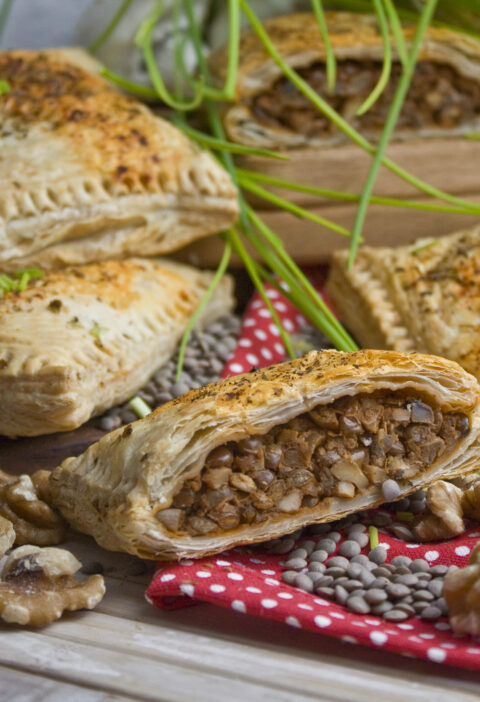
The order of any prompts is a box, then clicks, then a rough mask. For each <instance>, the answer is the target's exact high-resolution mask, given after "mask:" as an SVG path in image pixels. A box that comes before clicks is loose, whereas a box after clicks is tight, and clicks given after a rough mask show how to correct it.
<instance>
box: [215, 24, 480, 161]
mask: <svg viewBox="0 0 480 702" xmlns="http://www.w3.org/2000/svg"><path fill="white" fill-rule="evenodd" d="M325 16H326V20H327V25H328V29H329V36H330V41H331V44H332V48H333V51H334V53H335V56H336V58H337V62H338V64H337V68H338V74H337V81H336V88H335V92H334V94H333V95H332V94H330V93H329V92H328V91H327V90H326V79H325V47H324V45H323V42H322V39H321V36H320V32H319V29H318V24H317V21H316V19H315V16H314V15H313V14H309V13H305V14H295V15H282V16H280V17H276V18H274V19H270V20H267V21H266V22H265V28H266V29H267V31H268V34H269V36H270V37H271V38H272V40H273V41H274V44H275V46H276V48H277V50H278V51H279V52H280V54H281V56H282V58H283V59H284V60H285V61H286V63H287V64H288V65H289V66H291V67H293V68H295V69H296V70H297V71H298V72H299V74H300V75H301V76H302V78H303V79H304V80H306V81H307V82H308V83H309V84H310V85H311V87H312V88H313V89H314V90H315V91H316V92H317V93H319V94H320V95H321V96H322V97H323V98H324V99H325V100H326V101H327V102H328V103H329V104H330V105H331V106H332V107H333V108H334V109H335V110H337V112H339V113H340V114H341V115H342V116H343V117H344V118H345V119H346V120H347V121H349V122H350V123H351V124H352V125H353V126H354V127H355V128H356V129H358V130H359V131H361V132H362V133H363V134H364V136H366V137H368V138H369V139H372V140H375V139H376V138H378V136H379V135H380V133H381V131H382V129H383V125H384V123H385V117H386V114H387V111H388V108H389V106H390V103H391V100H392V97H393V93H394V91H395V89H396V85H397V81H398V79H399V76H400V73H401V67H400V64H399V62H398V60H395V57H394V62H393V66H392V74H391V79H390V81H389V84H388V86H387V88H386V89H385V91H384V92H383V94H382V95H381V96H380V98H379V99H378V100H377V102H376V103H375V104H374V105H373V107H372V108H371V109H370V110H369V111H368V112H367V113H365V114H364V115H362V116H357V115H356V112H357V110H358V108H359V107H360V105H361V104H362V103H363V101H364V100H365V98H366V97H367V95H368V94H369V93H370V92H371V90H372V89H373V88H374V86H375V85H376V83H377V81H378V78H379V76H380V73H381V69H382V61H383V44H382V38H381V35H380V32H379V28H378V23H377V19H376V18H375V17H374V16H370V15H359V14H350V13H347V12H343V13H342V12H326V13H325ZM403 31H404V35H405V38H406V41H407V44H409V43H410V42H411V41H412V39H413V36H414V33H415V26H413V25H410V26H408V27H405V28H404V30H403ZM226 65H227V63H226V57H225V55H224V52H220V53H218V52H217V53H215V54H214V55H213V56H212V58H211V66H212V70H213V71H217V73H218V74H220V75H219V78H220V79H222V78H223V73H222V72H223V71H224V70H225V66H226ZM479 124H480V43H479V42H478V41H476V40H474V39H472V38H469V37H467V36H465V35H462V34H457V33H455V32H453V31H450V30H447V29H444V28H438V27H432V28H430V29H429V30H428V31H427V34H426V37H425V40H424V42H423V44H422V48H421V50H420V55H419V60H418V64H417V67H416V71H415V74H414V76H413V79H412V85H411V88H410V91H409V93H408V96H407V98H406V101H405V105H404V108H403V111H402V113H401V115H400V118H399V121H398V124H397V127H396V129H395V139H406V138H412V137H432V136H442V135H446V134H448V135H450V136H451V135H452V134H458V133H464V132H468V131H471V130H472V129H473V128H476V127H478V126H479ZM225 127H226V130H227V133H228V136H229V137H230V138H231V139H233V140H234V141H238V142H240V143H242V144H250V145H253V146H261V147H269V148H292V147H301V146H310V145H315V146H328V145H331V144H335V143H341V142H345V141H346V140H348V137H346V136H345V135H344V134H343V132H341V131H339V130H338V129H337V128H336V127H335V126H334V125H333V124H332V123H331V122H330V121H329V120H328V119H327V118H326V117H325V116H324V115H323V114H322V113H320V112H319V111H318V109H317V108H315V107H314V106H313V105H312V103H311V102H310V101H309V100H308V99H307V98H306V97H305V96H304V95H303V94H302V93H300V92H299V90H298V89H297V88H295V87H294V86H293V85H292V83H290V81H289V80H288V79H287V78H285V76H284V75H283V74H282V72H281V70H280V68H279V67H278V66H277V65H276V64H275V63H274V62H273V60H272V59H271V58H270V56H269V55H268V54H267V52H266V51H265V49H264V47H263V45H262V44H261V43H260V41H259V40H258V38H257V36H256V35H255V34H254V33H253V31H252V30H250V31H247V32H245V33H244V35H243V38H242V44H241V49H240V67H239V77H238V81H237V88H236V96H235V100H234V102H233V103H232V104H231V105H230V107H229V108H227V111H226V114H225Z"/></svg>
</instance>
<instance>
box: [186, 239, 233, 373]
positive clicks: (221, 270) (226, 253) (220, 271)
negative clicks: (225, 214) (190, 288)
mask: <svg viewBox="0 0 480 702" xmlns="http://www.w3.org/2000/svg"><path fill="white" fill-rule="evenodd" d="M231 254H232V247H231V244H230V243H229V242H227V243H226V244H225V248H224V250H223V255H222V258H221V261H220V263H219V265H218V268H217V270H216V271H215V275H214V276H213V278H212V280H211V282H210V285H209V286H208V288H207V289H206V290H205V292H204V293H203V295H202V297H201V299H200V301H199V303H198V305H197V307H196V308H195V311H194V313H193V314H192V316H191V317H190V319H189V321H188V324H187V328H186V329H185V332H184V334H183V337H182V341H181V342H180V348H179V350H178V363H177V374H176V380H177V381H178V380H180V374H181V372H182V368H183V361H184V358H185V349H186V348H187V344H188V340H189V338H190V334H191V333H192V330H193V328H194V326H195V324H196V323H197V320H198V319H199V317H200V315H201V314H202V312H203V310H204V309H205V306H206V304H207V303H208V301H209V300H210V298H211V297H212V295H213V293H214V292H215V290H216V289H217V287H218V285H219V283H220V281H221V279H222V277H223V275H224V274H225V271H226V270H227V267H228V264H229V262H230V257H231Z"/></svg>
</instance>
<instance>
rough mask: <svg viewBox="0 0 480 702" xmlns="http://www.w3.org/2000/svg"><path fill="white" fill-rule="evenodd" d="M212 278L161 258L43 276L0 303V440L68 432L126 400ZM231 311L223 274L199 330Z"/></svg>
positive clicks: (161, 358) (169, 348)
mask: <svg viewBox="0 0 480 702" xmlns="http://www.w3.org/2000/svg"><path fill="white" fill-rule="evenodd" d="M211 280H212V274H211V273H209V272H207V271H199V270H197V269H195V268H192V267H190V266H185V265H181V264H179V263H174V262H172V261H167V260H161V259H158V260H153V259H140V258H136V259H127V260H125V261H104V262H103V263H97V264H90V265H87V266H77V267H70V268H65V269H61V270H59V271H50V272H49V273H47V274H46V275H45V277H44V278H41V279H37V280H34V281H31V282H30V283H29V285H28V287H27V289H26V290H24V291H23V292H9V293H6V294H5V295H4V296H3V297H2V298H0V434H5V435H7V436H36V435H38V434H49V433H53V432H56V431H68V430H70V429H75V428H76V427H78V426H80V425H81V424H83V423H84V422H86V421H87V420H88V419H89V418H90V417H91V416H92V415H94V414H98V413H101V412H102V411H104V410H105V409H107V408H109V407H112V406H113V405H115V404H117V403H119V402H124V401H126V400H128V399H129V398H131V397H132V396H133V395H134V394H135V392H136V391H137V390H138V389H139V388H140V387H141V386H142V385H143V384H144V383H145V382H146V381H147V379H148V378H149V377H150V376H151V375H152V374H153V373H154V372H155V371H156V370H157V369H158V368H160V367H161V366H162V365H163V364H164V363H165V362H166V361H167V360H168V358H169V357H170V355H171V354H172V353H173V351H174V350H175V347H176V345H177V343H178V341H179V339H180V338H181V336H182V334H183V332H184V330H185V328H186V325H187V323H188V321H189V319H190V318H191V315H192V313H193V311H194V310H195V308H196V306H197V305H198V302H199V301H200V299H201V297H202V295H203V294H204V293H205V291H206V289H207V287H208V285H209V284H210V282H211ZM232 305H233V296H232V281H231V279H230V278H229V277H228V276H225V277H224V278H223V280H222V281H221V283H220V286H219V287H218V288H217V290H216V291H215V293H214V295H213V296H212V297H211V298H210V300H209V302H208V304H207V306H206V308H205V310H204V313H203V320H201V323H203V322H207V321H208V320H212V319H215V318H216V317H217V316H220V315H221V314H224V313H225V312H227V311H229V310H230V309H231V306H232Z"/></svg>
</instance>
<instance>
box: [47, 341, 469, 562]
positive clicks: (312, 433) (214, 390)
mask: <svg viewBox="0 0 480 702" xmlns="http://www.w3.org/2000/svg"><path fill="white" fill-rule="evenodd" d="M479 400H480V387H479V385H478V384H477V382H476V380H475V378H473V377H472V376H471V375H469V374H468V373H466V372H465V371H464V370H463V369H461V368H460V367H459V366H458V365H457V364H456V363H452V362H451V361H446V360H444V359H441V358H436V357H433V356H422V355H418V354H402V353H396V352H392V351H360V352H356V353H350V354H346V353H342V352H338V351H324V352H314V351H312V352H311V353H309V354H308V355H307V356H305V357H303V358H301V359H299V360H296V361H292V362H288V363H284V364H281V365H278V366H272V367H270V368H267V369H265V370H259V371H256V372H253V373H249V374H248V375H243V376H238V377H235V378H230V379H228V380H225V381H222V382H220V383H217V384H212V385H210V386H207V387H205V388H202V389H199V390H195V391H192V392H190V393H188V394H187V395H184V396H183V397H181V398H178V399H177V400H174V401H172V402H170V403H169V404H168V405H164V406H163V407H162V408H160V409H159V410H157V411H155V412H154V413H153V414H151V415H149V416H148V417H147V418H146V419H144V420H141V421H138V422H135V423H133V424H130V425H128V426H127V427H126V428H123V429H119V430H117V431H115V432H112V433H111V434H108V435H107V436H106V437H105V438H103V439H101V440H100V441H99V442H98V443H97V444H94V445H93V446H91V447H90V448H89V449H88V450H87V451H86V452H85V453H84V454H83V455H82V456H79V457H78V458H68V459H67V460H65V461H64V462H63V463H62V465H61V466H59V467H58V468H56V469H55V470H54V471H53V473H52V474H51V477H50V486H51V491H52V499H53V503H54V505H55V506H56V507H57V508H58V509H59V510H60V511H61V512H62V513H63V515H64V516H65V517H66V518H67V519H68V521H69V522H70V524H71V525H72V526H73V527H74V528H76V529H79V530H80V531H84V532H86V533H88V534H91V535H92V536H93V537H94V538H95V539H96V540H97V541H98V543H99V544H101V545H102V546H104V547H105V548H108V549H112V550H123V551H128V552H130V553H134V554H137V555H139V556H142V557H146V558H160V559H169V558H177V557H184V556H189V557H190V556H191V557H200V556H203V555H206V554H209V553H215V552H218V551H222V550H223V549H226V548H229V547H232V546H235V545H239V544H245V543H255V542H259V541H265V540H268V539H272V538H274V537H278V536H280V535H281V534H285V533H289V532H292V531H295V530H296V529H297V528H299V527H302V526H305V525H306V524H310V523H313V522H325V521H330V520H334V519H338V518H340V517H342V516H345V515H347V514H349V513H351V512H355V511H358V510H361V509H365V508H368V507H373V506H375V505H378V504H380V503H381V502H385V501H389V500H393V499H396V498H400V497H401V496H404V495H408V494H409V493H411V492H414V491H416V490H418V489H419V488H421V487H423V486H425V485H428V484H429V483H430V482H432V481H434V480H438V479H440V478H453V477H454V476H457V475H462V474H464V473H468V472H469V471H472V470H474V469H475V468H476V467H478V466H477V463H478V452H479V436H478V435H479V428H480V407H479Z"/></svg>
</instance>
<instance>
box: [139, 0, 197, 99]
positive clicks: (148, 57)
mask: <svg viewBox="0 0 480 702" xmlns="http://www.w3.org/2000/svg"><path fill="white" fill-rule="evenodd" d="M162 14H163V0H157V2H156V3H155V5H154V7H153V9H152V11H151V12H150V14H149V15H147V17H146V18H145V19H144V20H143V22H142V23H141V25H140V27H139V29H138V31H137V34H136V37H135V44H136V45H137V46H138V48H139V49H141V50H142V52H143V58H144V61H145V64H146V66H147V69H148V72H149V74H150V78H151V80H152V83H153V87H154V88H155V91H156V93H157V96H158V97H159V98H160V99H161V100H162V101H163V102H164V103H165V104H166V105H168V106H169V107H171V108H172V109H174V110H178V111H180V112H183V111H184V110H185V111H186V110H194V109H195V108H196V107H198V106H199V105H200V103H201V102H202V100H203V79H201V80H200V85H199V87H198V90H197V93H196V95H195V96H194V97H193V98H192V100H190V101H189V102H182V101H179V100H175V98H174V97H173V96H172V95H170V93H169V92H168V90H167V88H166V86H165V83H164V82H163V78H162V76H161V74H160V71H159V70H158V67H157V62H156V60H155V54H154V51H153V47H152V33H153V30H154V28H155V25H156V24H157V22H158V21H159V19H160V17H161V16H162Z"/></svg>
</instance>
